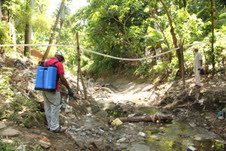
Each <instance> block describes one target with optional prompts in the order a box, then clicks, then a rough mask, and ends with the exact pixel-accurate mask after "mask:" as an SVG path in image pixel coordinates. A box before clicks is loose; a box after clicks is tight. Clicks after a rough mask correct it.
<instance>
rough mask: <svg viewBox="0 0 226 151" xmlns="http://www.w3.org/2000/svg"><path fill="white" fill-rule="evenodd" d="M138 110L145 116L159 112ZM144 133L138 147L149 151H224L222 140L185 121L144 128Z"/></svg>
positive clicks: (155, 110)
mask: <svg viewBox="0 0 226 151" xmlns="http://www.w3.org/2000/svg"><path fill="white" fill-rule="evenodd" d="M140 110H141V111H142V112H144V113H147V114H153V113H157V112H159V111H158V109H157V108H152V107H149V108H141V109H140ZM144 132H145V133H146V138H145V143H144V144H142V143H141V144H140V145H141V146H142V145H146V147H147V146H148V147H149V150H150V151H190V150H191V151H193V150H195V151H224V150H226V149H224V148H225V145H224V143H223V140H221V139H220V138H219V137H218V136H217V135H215V134H214V133H212V132H210V131H208V130H206V129H205V128H202V127H197V126H194V125H192V124H190V123H188V122H187V121H185V120H177V121H173V122H172V123H170V124H162V125H156V124H152V125H148V126H146V127H145V128H144ZM132 146H133V145H132ZM135 146H136V145H135ZM133 147H134V146H133ZM135 148H136V147H135ZM136 149H138V148H136ZM189 149H190V150H189Z"/></svg>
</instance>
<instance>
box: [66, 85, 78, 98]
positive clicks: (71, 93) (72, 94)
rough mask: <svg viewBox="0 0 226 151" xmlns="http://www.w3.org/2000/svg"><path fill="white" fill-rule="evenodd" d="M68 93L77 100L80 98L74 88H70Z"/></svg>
mask: <svg viewBox="0 0 226 151" xmlns="http://www.w3.org/2000/svg"><path fill="white" fill-rule="evenodd" d="M68 95H69V96H70V97H72V98H74V99H75V100H77V99H78V97H77V96H76V95H75V94H74V92H73V90H72V89H71V88H70V89H68Z"/></svg>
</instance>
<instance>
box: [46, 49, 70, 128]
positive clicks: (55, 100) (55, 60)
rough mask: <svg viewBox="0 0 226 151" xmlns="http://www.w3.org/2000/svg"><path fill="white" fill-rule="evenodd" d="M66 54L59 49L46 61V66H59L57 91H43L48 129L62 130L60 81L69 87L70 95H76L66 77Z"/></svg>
mask: <svg viewBox="0 0 226 151" xmlns="http://www.w3.org/2000/svg"><path fill="white" fill-rule="evenodd" d="M63 62H64V55H63V53H62V52H61V51H57V52H56V54H55V57H52V58H49V59H48V60H47V61H45V62H44V66H51V65H53V64H54V66H55V67H56V68H57V81H56V82H57V83H56V91H54V92H49V91H43V96H44V110H45V115H46V120H47V124H48V130H50V131H52V132H61V131H62V129H61V126H60V124H59V115H60V108H61V96H60V88H59V81H61V83H62V84H63V85H64V86H65V87H66V88H67V89H68V94H69V96H72V97H73V96H74V93H73V91H72V89H71V88H70V86H69V83H68V82H67V80H66V79H65V77H64V66H63Z"/></svg>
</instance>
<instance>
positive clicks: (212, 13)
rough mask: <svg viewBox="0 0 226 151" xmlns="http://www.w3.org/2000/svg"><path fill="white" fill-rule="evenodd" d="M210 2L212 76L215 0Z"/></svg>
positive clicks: (213, 72)
mask: <svg viewBox="0 0 226 151" xmlns="http://www.w3.org/2000/svg"><path fill="white" fill-rule="evenodd" d="M210 3H211V22H212V29H211V30H212V37H211V54H212V56H211V61H212V67H213V70H212V75H213V76H214V74H215V54H214V28H215V10H216V7H215V1H214V0H210Z"/></svg>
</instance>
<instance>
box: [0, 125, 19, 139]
mask: <svg viewBox="0 0 226 151" xmlns="http://www.w3.org/2000/svg"><path fill="white" fill-rule="evenodd" d="M20 134H21V132H20V131H18V130H16V129H13V128H11V127H9V128H7V129H4V130H2V131H0V136H9V137H13V136H18V135H20Z"/></svg>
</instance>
